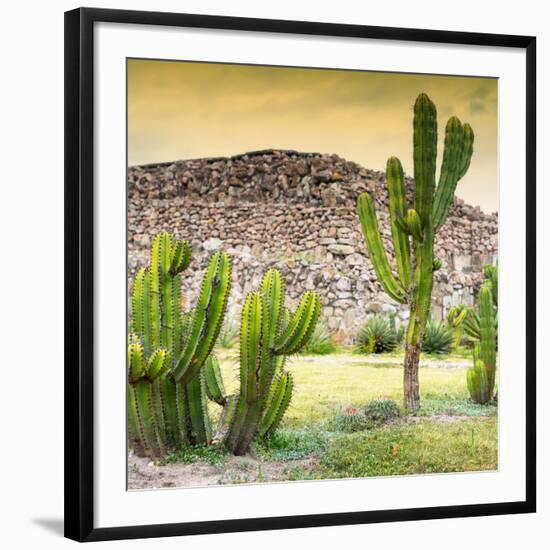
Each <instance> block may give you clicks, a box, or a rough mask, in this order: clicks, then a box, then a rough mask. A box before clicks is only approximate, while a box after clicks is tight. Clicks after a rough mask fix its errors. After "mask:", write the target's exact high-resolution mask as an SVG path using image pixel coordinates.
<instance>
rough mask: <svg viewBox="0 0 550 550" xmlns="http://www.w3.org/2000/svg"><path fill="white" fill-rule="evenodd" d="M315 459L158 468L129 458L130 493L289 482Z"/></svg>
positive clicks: (235, 460)
mask: <svg viewBox="0 0 550 550" xmlns="http://www.w3.org/2000/svg"><path fill="white" fill-rule="evenodd" d="M316 465H317V463H316V459H314V458H304V459H300V460H290V461H288V460H287V461H284V462H282V461H261V462H260V461H259V460H257V459H255V458H252V457H250V456H234V457H231V458H229V459H228V460H227V461H226V462H225V463H224V464H223V465H221V466H210V465H209V464H207V463H205V462H195V463H194V464H166V465H164V466H157V465H155V463H153V462H151V461H150V459H148V458H140V457H137V456H135V455H134V454H133V453H130V454H129V456H128V490H129V491H132V490H136V489H138V490H139V489H166V488H170V487H205V486H211V485H226V484H236V483H257V482H259V481H263V482H278V481H285V480H287V479H288V474H289V472H290V471H292V470H293V469H295V468H300V469H302V470H304V471H310V470H314V469H315V467H316Z"/></svg>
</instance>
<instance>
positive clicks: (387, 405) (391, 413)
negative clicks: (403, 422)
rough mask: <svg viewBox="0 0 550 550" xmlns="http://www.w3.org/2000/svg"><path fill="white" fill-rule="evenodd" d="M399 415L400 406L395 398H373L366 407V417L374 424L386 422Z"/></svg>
mask: <svg viewBox="0 0 550 550" xmlns="http://www.w3.org/2000/svg"><path fill="white" fill-rule="evenodd" d="M398 416H399V406H398V405H397V403H396V402H395V401H394V400H393V399H373V400H372V401H370V402H369V404H368V405H367V407H366V409H365V417H366V418H367V420H370V421H371V422H372V423H373V424H375V425H378V424H385V423H386V422H387V421H388V420H392V419H393V418H397V417H398Z"/></svg>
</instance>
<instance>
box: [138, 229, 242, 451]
mask: <svg viewBox="0 0 550 550" xmlns="http://www.w3.org/2000/svg"><path fill="white" fill-rule="evenodd" d="M190 259H191V247H190V245H189V243H188V242H185V241H179V240H177V239H174V238H173V237H172V236H171V235H169V234H168V233H165V232H162V233H159V234H157V235H156V236H155V238H154V241H153V245H152V248H151V257H150V263H149V267H148V268H143V269H140V270H139V271H138V273H137V275H136V277H135V279H134V288H133V295H132V322H131V326H130V330H131V332H130V337H129V343H128V427H129V437H130V441H131V443H132V445H133V447H134V450H135V451H136V453H138V454H145V455H149V456H161V455H163V454H164V453H166V451H167V450H169V449H171V448H175V447H177V446H179V445H181V444H183V443H193V444H207V443H209V442H210V439H211V428H210V422H209V418H208V413H207V397H206V396H207V384H206V378H207V372H208V369H206V368H203V367H204V365H205V363H207V360H208V358H209V356H210V353H211V351H212V348H213V346H214V343H215V342H216V339H217V338H218V334H219V331H220V327H221V324H222V321H223V317H224V314H225V309H226V304H227V298H228V295H229V288H230V280H231V264H230V261H229V257H228V256H227V254H223V253H220V252H217V253H215V254H214V255H213V256H212V257H211V259H210V262H209V265H208V268H207V270H206V273H205V275H204V278H203V282H202V286H201V291H200V295H199V298H198V300H197V304H196V306H195V307H194V308H193V309H192V310H191V311H189V312H183V310H182V307H181V304H182V297H181V276H182V273H183V272H184V271H185V270H186V269H187V268H188V267H189V263H190Z"/></svg>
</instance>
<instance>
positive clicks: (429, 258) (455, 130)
mask: <svg viewBox="0 0 550 550" xmlns="http://www.w3.org/2000/svg"><path fill="white" fill-rule="evenodd" d="M473 142H474V133H473V131H472V128H471V127H470V125H469V124H462V123H461V122H460V120H459V119H458V118H457V117H455V116H453V117H451V118H450V119H449V121H448V122H447V126H446V128H445V146H444V152H443V161H442V163H441V172H440V176H439V182H438V184H437V187H436V157H437V113H436V108H435V105H434V104H433V103H432V101H431V100H430V98H429V97H428V96H427V95H426V94H420V95H419V96H418V98H417V99H416V102H415V105H414V120H413V160H414V208H412V209H409V208H408V204H407V197H406V189H405V178H404V174H403V168H402V166H401V162H400V161H399V159H398V158H396V157H391V158H390V159H388V162H387V167H386V183H387V187H388V193H389V213H390V224H391V237H392V242H393V248H394V252H395V263H396V267H397V277H396V276H395V275H394V273H393V270H392V265H391V263H390V259H389V258H388V254H387V252H386V250H385V249H384V244H383V242H382V237H381V235H380V230H379V227H378V220H377V218H376V211H375V206H374V200H373V198H372V197H371V196H370V195H369V194H368V193H363V194H362V195H361V196H360V197H359V199H358V204H357V212H358V216H359V219H360V221H361V226H362V229H363V233H364V236H365V241H366V245H367V249H368V253H369V257H370V259H371V261H372V263H373V265H374V269H375V272H376V275H377V278H378V281H379V282H380V284H381V285H382V287H383V288H384V290H385V292H386V293H387V294H388V295H389V296H390V297H391V298H393V299H394V300H395V301H396V302H398V303H400V304H408V305H409V308H410V317H409V324H408V327H407V333H406V342H405V362H404V377H403V393H404V405H405V407H406V408H407V409H409V410H416V409H418V407H419V406H420V393H419V382H418V363H419V358H420V351H421V349H422V339H423V337H424V332H425V330H426V322H427V320H428V316H429V312H430V306H431V296H432V287H433V275H434V271H436V270H437V269H439V268H440V267H441V261H440V260H438V259H437V258H436V257H435V256H434V241H435V234H436V232H437V230H438V229H439V228H440V227H441V226H442V225H443V224H444V223H445V220H446V218H447V214H448V212H449V209H450V207H451V205H452V202H453V197H454V192H455V189H456V186H457V183H458V181H459V180H460V179H461V178H462V177H463V176H464V175H465V174H466V172H467V170H468V167H469V166H470V160H471V157H472V152H473Z"/></svg>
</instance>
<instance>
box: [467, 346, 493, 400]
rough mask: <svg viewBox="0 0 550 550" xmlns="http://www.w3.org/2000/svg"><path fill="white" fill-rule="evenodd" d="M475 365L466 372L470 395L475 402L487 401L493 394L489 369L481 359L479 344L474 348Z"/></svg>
mask: <svg viewBox="0 0 550 550" xmlns="http://www.w3.org/2000/svg"><path fill="white" fill-rule="evenodd" d="M473 360H474V366H473V367H472V368H470V369H468V372H467V373H466V382H467V386H468V391H469V393H470V397H471V398H472V400H473V401H474V402H475V403H479V404H484V403H487V402H488V401H489V400H490V399H491V396H492V390H491V389H490V384H489V379H488V375H487V369H486V368H485V365H484V364H483V361H482V360H481V359H480V350H479V344H477V343H476V344H475V346H474V349H473Z"/></svg>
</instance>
